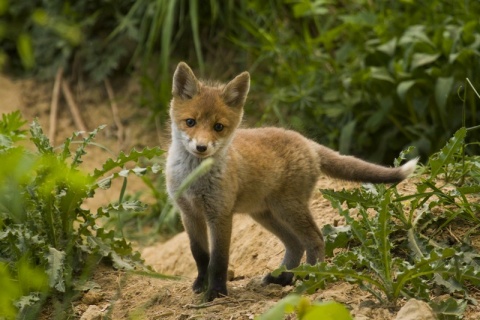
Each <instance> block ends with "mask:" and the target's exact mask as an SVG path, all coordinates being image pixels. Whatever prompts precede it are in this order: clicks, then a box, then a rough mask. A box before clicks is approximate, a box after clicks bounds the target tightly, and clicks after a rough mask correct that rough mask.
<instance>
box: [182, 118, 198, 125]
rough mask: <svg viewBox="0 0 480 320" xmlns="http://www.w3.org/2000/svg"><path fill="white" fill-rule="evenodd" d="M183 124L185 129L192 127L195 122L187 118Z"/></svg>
mask: <svg viewBox="0 0 480 320" xmlns="http://www.w3.org/2000/svg"><path fill="white" fill-rule="evenodd" d="M185 123H186V124H187V127H193V126H194V125H195V124H196V123H197V122H196V121H195V119H191V118H188V119H187V120H185Z"/></svg>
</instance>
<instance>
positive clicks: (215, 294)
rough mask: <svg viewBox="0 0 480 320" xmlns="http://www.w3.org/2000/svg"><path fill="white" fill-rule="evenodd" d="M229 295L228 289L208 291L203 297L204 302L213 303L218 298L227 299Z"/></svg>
mask: <svg viewBox="0 0 480 320" xmlns="http://www.w3.org/2000/svg"><path fill="white" fill-rule="evenodd" d="M227 295H228V292H227V288H226V287H225V288H219V289H207V291H206V292H205V295H204V296H203V301H204V302H210V301H213V300H214V299H216V298H222V297H226V296H227Z"/></svg>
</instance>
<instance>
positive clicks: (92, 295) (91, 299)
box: [82, 290, 103, 305]
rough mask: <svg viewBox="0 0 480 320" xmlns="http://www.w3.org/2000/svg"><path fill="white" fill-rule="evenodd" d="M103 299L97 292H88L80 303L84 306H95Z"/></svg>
mask: <svg viewBox="0 0 480 320" xmlns="http://www.w3.org/2000/svg"><path fill="white" fill-rule="evenodd" d="M102 298H103V294H102V293H101V292H100V291H97V290H90V291H88V292H86V293H85V294H84V295H83V297H82V302H83V303H84V304H86V305H91V304H97V303H98V302H100V301H101V300H102Z"/></svg>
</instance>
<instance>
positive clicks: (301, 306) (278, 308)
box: [255, 294, 353, 320]
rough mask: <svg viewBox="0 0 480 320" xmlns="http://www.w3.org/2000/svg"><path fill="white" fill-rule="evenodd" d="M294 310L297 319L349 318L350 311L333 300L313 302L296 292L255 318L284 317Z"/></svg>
mask: <svg viewBox="0 0 480 320" xmlns="http://www.w3.org/2000/svg"><path fill="white" fill-rule="evenodd" d="M293 312H295V314H296V315H297V319H299V320H314V319H323V320H350V319H353V318H352V316H351V315H350V312H348V310H347V309H346V308H345V307H344V306H343V305H341V304H339V303H337V302H333V301H329V302H313V303H311V302H310V301H309V300H308V299H307V298H305V297H303V296H299V295H296V294H291V295H288V296H287V297H285V298H283V299H282V300H280V301H279V302H278V303H277V304H276V305H275V306H274V307H272V308H271V309H270V310H268V311H266V312H265V313H264V314H262V315H260V316H259V317H257V318H255V319H258V320H276V319H284V318H285V315H286V314H290V313H293Z"/></svg>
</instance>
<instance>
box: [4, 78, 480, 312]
mask: <svg viewBox="0 0 480 320" xmlns="http://www.w3.org/2000/svg"><path fill="white" fill-rule="evenodd" d="M113 85H114V86H113V87H114V91H115V94H116V101H117V103H118V107H119V109H120V113H119V115H120V118H121V120H122V124H123V125H124V127H125V135H124V137H123V138H124V139H123V140H124V142H123V143H122V144H121V145H120V144H119V143H118V141H119V139H118V136H117V132H118V130H117V129H118V128H117V127H116V125H115V123H114V121H113V117H112V111H111V107H110V103H109V100H108V96H107V94H106V91H105V88H104V86H103V84H98V86H92V85H90V86H89V87H88V88H86V86H84V85H82V84H78V83H77V84H75V86H74V87H75V88H76V90H75V91H74V96H75V98H76V101H77V104H78V105H79V108H80V111H81V115H82V117H83V118H84V121H85V123H86V124H87V127H88V129H89V130H92V129H94V128H95V127H97V126H99V125H101V124H106V125H107V128H106V130H103V131H102V132H101V133H100V134H99V136H98V138H97V139H96V142H97V143H99V144H101V145H104V146H106V147H107V148H108V149H110V150H111V152H112V153H114V154H117V153H118V152H119V151H120V150H122V149H123V150H130V149H131V148H132V147H136V148H142V147H144V146H149V147H153V146H157V145H162V147H163V148H165V147H166V146H165V143H164V141H165V140H164V139H163V138H161V137H162V135H161V134H158V133H157V132H159V131H160V132H162V131H163V130H164V128H159V129H158V130H155V129H152V128H153V127H152V126H151V125H147V122H148V120H147V117H148V113H147V110H142V109H140V108H137V107H136V104H137V99H136V98H135V97H137V96H138V93H139V87H138V85H137V84H136V83H135V81H134V80H131V81H130V82H126V81H122V82H121V84H115V83H114V84H113ZM52 87H53V83H37V82H34V81H31V80H15V81H13V80H11V79H8V78H5V77H1V76H0V97H1V101H2V103H1V104H0V113H4V112H10V111H13V110H21V112H22V113H23V115H24V117H25V118H26V119H27V120H28V121H29V122H31V121H32V119H33V118H34V117H38V118H39V120H40V123H41V124H42V126H43V128H44V129H45V131H47V130H48V128H49V115H50V103H51V99H52ZM72 87H73V86H72ZM57 127H58V129H57V133H56V138H55V141H57V143H61V141H63V139H64V138H66V137H68V136H69V135H70V134H71V133H72V132H73V131H74V130H77V129H78V128H76V127H75V124H74V123H73V120H72V117H71V114H70V112H69V110H68V108H67V105H66V103H65V101H63V100H61V101H60V111H59V113H58V124H57ZM47 132H48V131H47ZM110 156H111V155H110V154H109V153H108V152H105V151H104V150H103V149H100V148H96V149H95V148H94V149H91V150H90V151H89V153H88V154H87V157H86V159H85V166H84V168H86V169H87V170H91V169H93V168H94V167H95V166H98V165H99V164H101V163H103V161H104V160H105V159H106V158H107V157H110ZM356 186H358V185H356V184H352V183H346V182H342V181H336V180H332V179H329V178H321V179H320V180H319V182H318V189H326V188H330V189H341V188H352V187H356ZM119 188H120V186H113V187H112V188H111V189H110V190H108V191H107V192H102V193H98V194H97V195H96V197H95V198H94V199H93V200H92V201H90V202H89V203H88V204H87V205H88V206H89V207H92V208H96V207H98V206H100V205H106V204H107V203H109V202H111V201H115V200H116V199H117V197H118V194H119V193H118V190H119ZM400 188H401V189H402V188H403V189H409V188H413V186H412V183H411V182H408V181H407V182H404V183H402V184H400ZM144 189H146V188H145V186H144V185H143V183H142V182H140V181H137V182H135V181H134V180H132V182H130V181H129V186H128V192H130V193H132V194H133V193H135V192H137V191H141V190H144ZM146 197H147V199H146V200H147V202H148V196H146ZM311 208H312V212H313V214H314V217H315V220H316V222H317V224H318V225H319V226H322V225H324V224H334V223H336V224H339V225H341V224H343V218H342V217H341V216H339V215H338V213H337V211H336V210H334V209H333V208H332V207H331V205H330V204H329V202H328V201H327V200H326V199H324V198H323V197H322V195H321V193H320V192H317V193H315V196H314V199H313V201H312V205H311ZM231 248H232V249H231V258H230V266H229V270H230V271H231V272H230V273H231V281H229V283H228V289H229V297H226V298H222V299H217V300H215V301H214V302H213V303H209V304H202V303H201V296H200V295H196V294H194V293H193V292H192V291H191V284H192V281H193V278H194V276H195V273H196V269H195V265H194V262H193V258H192V257H191V254H190V250H189V247H188V239H187V236H186V234H185V233H180V234H178V235H176V236H175V237H173V238H172V239H170V240H169V241H167V242H164V243H156V244H155V245H153V246H150V247H143V248H142V247H140V248H139V250H140V251H141V254H142V256H143V258H144V259H145V261H146V263H147V264H148V265H150V266H151V267H152V268H153V269H154V270H156V271H157V272H159V273H161V274H166V275H176V276H179V279H178V280H165V279H159V278H152V277H148V276H142V275H134V274H128V273H125V272H123V271H118V270H113V269H112V268H110V267H107V266H103V265H102V266H99V268H98V269H97V271H96V272H95V273H94V274H93V277H92V281H93V283H94V284H95V285H94V288H93V289H91V290H90V291H88V292H86V293H85V294H84V295H83V297H81V299H79V300H78V301H75V302H74V311H75V315H76V316H77V317H78V318H80V317H82V315H83V317H82V319H97V318H95V317H94V316H92V317H90V318H89V317H88V316H87V315H86V314H88V312H93V311H96V312H97V315H98V314H102V315H103V318H104V319H184V320H186V319H254V317H255V316H257V315H259V314H261V313H263V312H264V311H266V310H267V309H269V308H270V307H272V306H273V305H274V304H275V303H276V302H277V301H279V300H280V299H281V298H283V297H285V296H286V295H287V294H289V293H290V292H292V291H293V289H294V288H293V287H281V286H278V285H269V286H262V285H261V279H262V277H263V276H264V275H265V274H266V273H267V272H269V271H272V270H274V269H275V268H276V267H277V266H278V265H279V263H280V261H281V259H282V257H283V251H284V250H283V246H282V245H281V244H280V242H279V241H278V240H277V239H276V238H275V237H274V236H273V235H271V234H270V233H269V232H267V231H265V230H264V229H262V228H261V227H260V226H258V225H257V224H255V223H254V222H253V221H252V220H251V219H250V218H249V217H248V216H246V215H237V216H235V220H234V232H233V236H232V245H231ZM309 298H310V299H311V300H322V301H329V300H334V301H337V302H340V303H342V304H344V305H346V306H347V308H349V310H350V311H351V314H352V315H353V317H354V318H355V319H361V320H363V319H365V320H367V319H395V316H396V313H397V311H398V308H397V309H389V308H387V307H385V306H381V305H378V304H377V303H376V300H375V299H374V298H373V297H372V296H371V295H370V294H368V293H367V292H366V291H363V290H361V289H359V288H358V287H357V286H354V285H350V284H347V283H337V284H333V285H330V286H329V287H328V288H326V289H325V290H322V291H318V292H317V293H315V294H313V295H311V296H309ZM403 303H405V301H402V302H401V304H400V305H402V304H403ZM87 310H88V311H87ZM478 318H480V307H478V306H469V307H468V312H467V314H466V317H465V319H478ZM98 319H100V318H98ZM289 319H292V318H289Z"/></svg>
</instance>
